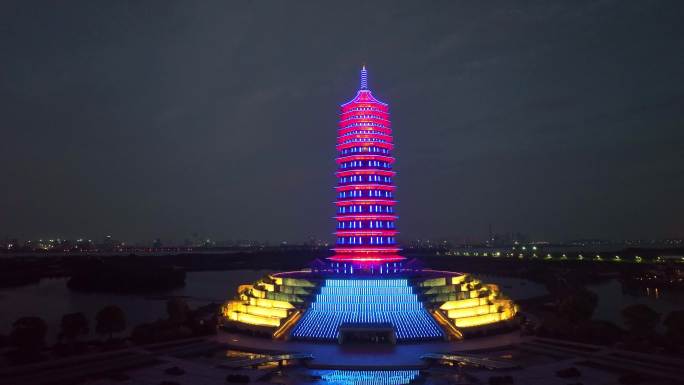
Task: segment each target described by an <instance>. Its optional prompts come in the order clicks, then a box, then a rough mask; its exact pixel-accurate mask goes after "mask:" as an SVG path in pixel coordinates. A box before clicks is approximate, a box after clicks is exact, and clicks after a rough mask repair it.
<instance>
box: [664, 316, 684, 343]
mask: <svg viewBox="0 0 684 385" xmlns="http://www.w3.org/2000/svg"><path fill="white" fill-rule="evenodd" d="M663 324H664V325H665V327H666V328H667V330H666V333H667V337H668V338H670V339H672V340H674V341H682V342H684V310H675V311H671V312H670V314H668V315H667V317H665V321H663Z"/></svg>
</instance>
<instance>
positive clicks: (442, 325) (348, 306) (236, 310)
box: [222, 66, 517, 342]
mask: <svg viewBox="0 0 684 385" xmlns="http://www.w3.org/2000/svg"><path fill="white" fill-rule="evenodd" d="M340 108H341V111H340V122H339V126H338V131H337V133H338V135H337V147H336V148H337V158H336V162H337V171H336V177H337V185H336V186H335V190H336V194H337V199H336V201H335V207H336V215H335V223H336V230H335V236H336V242H335V247H334V248H333V252H334V254H333V255H332V256H331V257H330V258H328V262H327V263H326V264H322V263H318V264H315V265H312V267H311V268H308V269H304V270H301V271H293V272H283V273H275V274H269V275H268V276H266V277H264V278H262V279H261V280H259V281H257V282H255V283H254V284H251V285H241V286H240V287H239V288H238V296H237V297H236V298H235V299H233V300H231V301H228V302H227V303H226V304H225V305H224V306H223V308H222V313H223V316H224V319H223V325H224V327H225V328H227V329H229V330H249V331H250V332H252V333H253V332H260V333H263V334H267V335H270V336H272V337H273V338H275V339H302V340H316V341H339V342H344V341H345V340H347V339H359V336H362V337H361V339H364V338H366V337H368V339H372V340H375V341H377V340H383V341H391V342H407V341H412V342H416V341H423V340H430V339H443V338H450V339H461V338H463V337H464V335H466V334H467V333H469V332H470V331H477V332H478V333H479V332H481V331H482V330H483V329H490V328H498V327H500V326H510V324H511V320H512V318H513V317H514V316H515V314H516V312H517V307H516V306H515V304H513V302H512V301H511V300H509V299H507V298H505V297H503V296H502V295H501V293H500V291H499V288H498V287H497V286H496V285H488V284H484V283H482V282H480V281H479V280H478V279H476V278H474V277H472V276H471V275H469V274H465V273H459V272H448V271H436V270H430V269H423V268H418V267H415V266H417V264H411V263H404V260H405V258H404V257H402V256H401V255H400V251H401V249H400V247H399V246H398V244H397V241H396V235H397V229H396V226H395V221H396V219H397V216H396V214H395V210H394V209H395V205H396V200H395V196H394V192H395V186H394V184H393V178H394V176H395V172H394V171H392V166H393V164H394V161H395V159H394V157H392V151H393V149H394V145H393V139H392V127H391V123H390V117H389V108H388V105H387V104H386V103H383V102H381V101H380V100H378V99H376V98H375V97H374V96H373V94H372V92H371V91H370V89H369V87H368V72H367V71H366V68H365V66H364V67H363V68H362V69H361V81H360V86H359V90H358V91H357V92H356V96H355V97H354V98H353V99H352V100H350V101H348V102H347V103H344V104H342V105H341V106H340ZM314 266H315V267H314ZM321 266H324V267H321ZM363 336H366V337H363Z"/></svg>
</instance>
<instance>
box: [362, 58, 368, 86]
mask: <svg viewBox="0 0 684 385" xmlns="http://www.w3.org/2000/svg"><path fill="white" fill-rule="evenodd" d="M361 89H362V90H367V89H368V71H366V65H365V64H364V65H363V66H362V67H361Z"/></svg>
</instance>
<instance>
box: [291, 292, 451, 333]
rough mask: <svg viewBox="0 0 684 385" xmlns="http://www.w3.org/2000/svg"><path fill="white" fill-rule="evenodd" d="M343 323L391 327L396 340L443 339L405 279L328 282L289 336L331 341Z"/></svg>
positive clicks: (440, 331)
mask: <svg viewBox="0 0 684 385" xmlns="http://www.w3.org/2000/svg"><path fill="white" fill-rule="evenodd" d="M343 323H390V324H392V325H393V326H394V329H395V333H396V336H397V340H416V339H434V338H440V337H442V336H443V334H442V330H441V329H440V327H439V326H437V324H436V323H435V320H434V319H433V318H432V316H431V315H430V314H429V313H428V312H427V311H426V310H425V308H424V307H423V304H422V303H421V302H420V301H419V300H418V296H417V295H416V294H414V293H413V288H412V287H411V286H410V285H409V283H408V281H407V280H406V279H327V280H326V281H325V284H324V285H323V287H322V288H321V292H320V294H318V295H316V298H315V300H314V301H313V302H312V303H311V305H310V306H309V309H308V310H307V311H306V312H305V313H304V316H303V317H302V319H301V320H300V321H299V322H298V323H297V326H295V328H294V330H293V331H292V336H293V337H295V338H302V339H322V340H334V339H337V338H338V336H339V332H338V329H339V327H340V325H341V324H343Z"/></svg>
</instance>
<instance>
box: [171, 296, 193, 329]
mask: <svg viewBox="0 0 684 385" xmlns="http://www.w3.org/2000/svg"><path fill="white" fill-rule="evenodd" d="M166 312H167V313H168V314H169V321H171V323H173V324H176V325H181V324H184V323H185V322H187V320H188V315H189V314H190V308H189V307H188V304H187V302H185V300H184V299H182V298H171V299H170V300H168V301H167V302H166Z"/></svg>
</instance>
